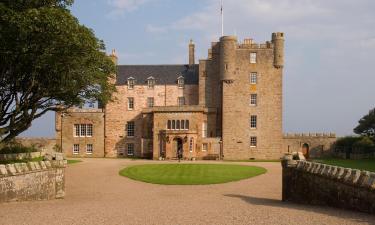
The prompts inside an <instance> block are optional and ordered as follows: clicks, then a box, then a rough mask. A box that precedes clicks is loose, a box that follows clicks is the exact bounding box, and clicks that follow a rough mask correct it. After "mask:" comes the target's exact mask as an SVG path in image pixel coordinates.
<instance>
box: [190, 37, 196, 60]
mask: <svg viewBox="0 0 375 225" xmlns="http://www.w3.org/2000/svg"><path fill="white" fill-rule="evenodd" d="M194 64H195V44H194V42H193V40H191V39H190V42H189V65H194Z"/></svg>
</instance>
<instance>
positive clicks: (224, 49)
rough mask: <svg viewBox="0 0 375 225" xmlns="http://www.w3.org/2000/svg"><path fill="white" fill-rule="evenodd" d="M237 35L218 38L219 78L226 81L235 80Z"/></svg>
mask: <svg viewBox="0 0 375 225" xmlns="http://www.w3.org/2000/svg"><path fill="white" fill-rule="evenodd" d="M236 49H237V37H235V36H223V37H221V38H220V79H221V80H222V81H226V82H233V81H234V80H235V70H236V68H235V67H236Z"/></svg>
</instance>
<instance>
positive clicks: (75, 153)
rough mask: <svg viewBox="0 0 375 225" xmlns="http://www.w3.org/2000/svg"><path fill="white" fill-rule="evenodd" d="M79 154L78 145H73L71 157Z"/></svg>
mask: <svg viewBox="0 0 375 225" xmlns="http://www.w3.org/2000/svg"><path fill="white" fill-rule="evenodd" d="M78 154H79V144H74V145H73V155H78Z"/></svg>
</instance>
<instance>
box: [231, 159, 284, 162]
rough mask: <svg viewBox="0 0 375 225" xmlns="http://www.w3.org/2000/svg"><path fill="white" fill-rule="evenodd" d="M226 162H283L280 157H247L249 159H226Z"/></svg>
mask: <svg viewBox="0 0 375 225" xmlns="http://www.w3.org/2000/svg"><path fill="white" fill-rule="evenodd" d="M224 162H277V163H279V162H281V160H280V159H247V160H224Z"/></svg>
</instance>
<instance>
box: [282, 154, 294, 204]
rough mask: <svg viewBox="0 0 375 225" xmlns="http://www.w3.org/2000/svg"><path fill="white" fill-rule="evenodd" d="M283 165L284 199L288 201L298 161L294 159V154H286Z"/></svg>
mask: <svg viewBox="0 0 375 225" xmlns="http://www.w3.org/2000/svg"><path fill="white" fill-rule="evenodd" d="M281 166H282V200H283V201H287V200H288V199H289V197H290V191H291V189H292V185H293V171H294V168H295V167H296V166H297V161H296V160H293V155H292V154H286V155H284V157H283V158H282V159H281Z"/></svg>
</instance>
